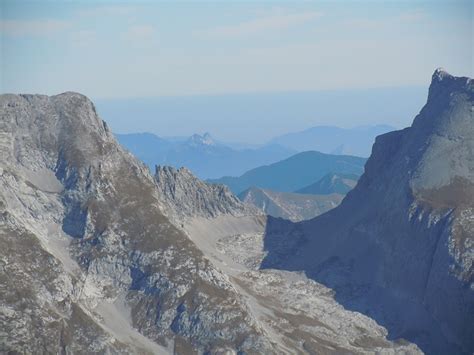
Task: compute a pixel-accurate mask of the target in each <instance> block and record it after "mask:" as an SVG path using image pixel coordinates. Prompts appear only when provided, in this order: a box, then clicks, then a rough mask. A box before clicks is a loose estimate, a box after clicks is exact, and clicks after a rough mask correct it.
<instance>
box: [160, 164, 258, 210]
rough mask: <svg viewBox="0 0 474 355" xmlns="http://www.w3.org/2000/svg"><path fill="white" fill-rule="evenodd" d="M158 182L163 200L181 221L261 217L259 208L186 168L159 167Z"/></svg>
mask: <svg viewBox="0 0 474 355" xmlns="http://www.w3.org/2000/svg"><path fill="white" fill-rule="evenodd" d="M155 180H156V184H157V187H158V190H159V192H160V198H161V200H162V201H164V203H165V204H166V205H167V207H168V210H171V211H174V213H175V215H176V216H177V217H178V218H180V219H184V218H191V217H205V218H213V217H217V216H220V215H232V216H247V215H255V214H259V212H258V210H257V209H256V208H253V207H252V206H250V205H246V204H245V203H242V202H241V201H240V200H239V199H238V198H237V197H235V196H234V194H232V192H231V191H230V190H229V188H228V187H227V186H225V185H221V184H209V183H206V182H203V181H201V180H199V179H198V178H197V177H195V176H194V175H193V174H192V173H191V171H189V170H188V169H186V168H184V167H183V168H180V169H175V168H173V167H169V166H157V167H156V172H155Z"/></svg>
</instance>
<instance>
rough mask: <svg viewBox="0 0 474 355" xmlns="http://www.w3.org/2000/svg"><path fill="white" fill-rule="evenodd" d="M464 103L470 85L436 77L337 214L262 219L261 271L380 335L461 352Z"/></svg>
mask: <svg viewBox="0 0 474 355" xmlns="http://www.w3.org/2000/svg"><path fill="white" fill-rule="evenodd" d="M473 104H474V82H473V81H472V79H469V78H465V77H453V76H451V75H450V74H448V73H447V72H445V71H443V70H441V69H439V70H437V71H436V72H435V73H434V75H433V79H432V83H431V86H430V89H429V95H428V101H427V103H426V105H425V106H424V107H423V109H422V110H421V112H420V114H419V115H418V116H417V117H416V118H415V120H414V122H413V125H412V126H411V127H409V128H406V129H404V130H400V131H395V132H391V133H387V134H384V135H382V136H379V137H377V139H376V142H375V144H374V146H373V150H372V155H371V157H370V158H369V160H368V161H367V164H366V166H365V173H364V174H363V175H362V177H361V178H360V180H359V182H358V184H357V186H356V187H355V189H354V190H352V191H350V192H349V194H348V195H347V196H346V198H345V199H344V200H343V202H342V203H341V205H340V206H339V207H337V208H335V209H334V210H331V211H330V212H328V213H326V214H325V215H323V216H320V217H316V218H315V219H313V220H311V221H306V222H302V223H299V224H291V223H282V222H278V223H274V226H272V225H271V224H272V223H270V222H271V221H269V223H268V225H267V233H266V236H265V239H266V241H265V244H266V247H265V248H266V250H267V251H268V254H267V257H266V259H265V260H264V261H263V266H264V267H269V268H282V269H289V270H304V271H305V272H306V274H307V275H309V276H310V277H311V278H312V279H314V280H316V281H319V282H322V283H324V284H325V285H327V286H329V287H331V288H333V289H334V290H335V291H336V295H337V296H336V299H337V300H338V301H339V302H341V303H342V304H343V305H344V306H345V307H346V308H348V309H352V310H356V311H359V312H361V313H364V314H367V315H369V316H370V317H372V318H373V319H375V320H376V321H377V322H378V323H379V324H382V325H384V326H385V327H386V328H387V329H388V331H389V336H390V337H393V338H397V337H403V338H405V339H408V340H410V341H413V342H415V343H416V344H417V345H418V346H420V348H421V349H422V350H424V351H426V352H428V353H466V354H471V353H472V352H473V351H474V338H473V337H472V334H474V322H473V318H472V315H473V314H474V283H473V281H474V280H473V270H474V267H473V261H474V115H473ZM283 224H284V225H283ZM283 242H284V243H286V244H284V245H286V248H287V249H288V248H289V249H291V251H292V253H293V255H288V254H286V253H285V250H284V249H282V247H281V245H282V243H283Z"/></svg>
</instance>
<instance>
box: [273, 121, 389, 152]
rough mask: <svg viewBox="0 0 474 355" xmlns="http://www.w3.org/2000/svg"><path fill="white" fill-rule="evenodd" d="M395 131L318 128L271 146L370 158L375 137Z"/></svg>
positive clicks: (382, 127) (280, 139)
mask: <svg viewBox="0 0 474 355" xmlns="http://www.w3.org/2000/svg"><path fill="white" fill-rule="evenodd" d="M394 130H395V128H394V127H391V126H388V125H376V126H360V127H356V128H351V129H346V128H339V127H334V126H316V127H312V128H309V129H306V130H304V131H300V132H294V133H288V134H285V135H282V136H279V137H276V138H274V139H272V140H271V141H270V144H278V145H281V146H283V147H286V148H289V149H294V150H296V151H299V152H302V151H307V150H317V151H319V152H323V153H328V154H347V155H356V156H362V157H368V156H369V155H370V152H371V150H372V145H373V144H374V142H375V137H377V136H378V135H380V134H384V133H387V132H390V131H394Z"/></svg>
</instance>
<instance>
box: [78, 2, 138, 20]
mask: <svg viewBox="0 0 474 355" xmlns="http://www.w3.org/2000/svg"><path fill="white" fill-rule="evenodd" d="M136 11H137V7H136V6H130V5H103V6H95V7H91V8H86V9H81V10H78V11H77V12H76V15H78V16H85V17H97V16H129V15H132V14H134V13H135V12H136Z"/></svg>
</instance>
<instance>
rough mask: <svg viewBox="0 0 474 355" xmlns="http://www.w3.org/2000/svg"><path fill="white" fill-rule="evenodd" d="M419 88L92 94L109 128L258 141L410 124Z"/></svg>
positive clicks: (424, 90)
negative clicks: (312, 131) (314, 130)
mask: <svg viewBox="0 0 474 355" xmlns="http://www.w3.org/2000/svg"><path fill="white" fill-rule="evenodd" d="M429 79H430V78H427V84H426V86H424V87H400V88H378V89H359V90H327V91H306V92H287V93H254V94H248V93H247V94H223V95H213V96H206V95H200V96H181V97H179V96H175V97H157V98H149V97H148V98H130V99H108V100H104V99H96V100H94V102H95V104H96V106H97V110H98V113H99V115H100V116H101V118H102V119H103V120H105V121H106V122H107V123H108V124H109V126H110V127H111V129H112V131H113V132H114V133H141V132H150V133H153V134H156V135H157V136H160V137H182V136H190V135H192V134H194V133H198V134H203V133H204V132H209V133H210V134H211V135H212V136H213V137H214V138H216V139H218V140H223V141H226V142H235V143H246V144H263V143H266V142H267V141H269V140H270V139H272V138H274V137H276V136H279V135H282V134H286V133H290V132H296V131H302V130H305V129H308V128H311V127H314V126H337V127H341V128H354V127H358V126H364V125H369V126H373V125H379V124H381V125H389V126H393V127H395V128H398V129H399V128H404V127H406V126H409V125H410V124H411V122H412V120H413V118H414V117H415V115H416V114H418V112H419V110H420V109H421V107H422V106H423V105H424V103H425V101H426V97H427V94H428V85H429Z"/></svg>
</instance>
